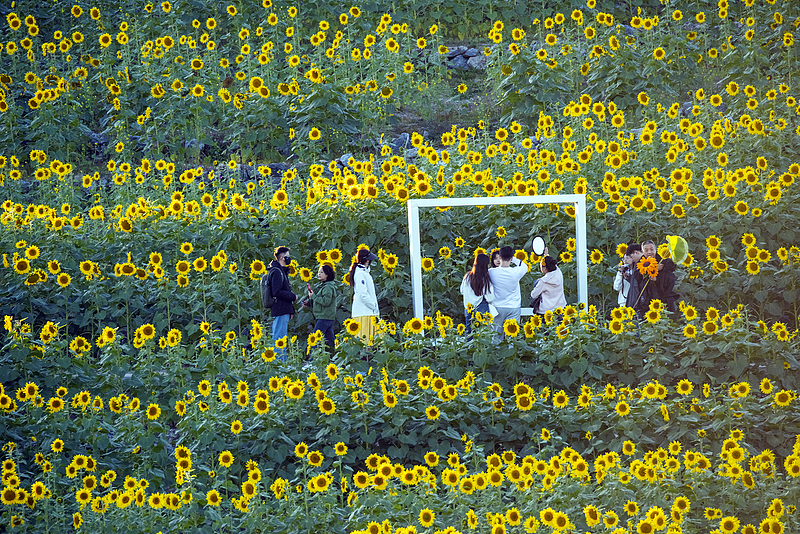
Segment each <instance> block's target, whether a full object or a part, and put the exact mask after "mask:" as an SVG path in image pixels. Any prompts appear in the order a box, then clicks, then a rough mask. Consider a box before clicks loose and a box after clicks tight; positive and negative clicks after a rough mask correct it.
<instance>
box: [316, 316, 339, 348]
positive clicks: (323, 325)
mask: <svg viewBox="0 0 800 534" xmlns="http://www.w3.org/2000/svg"><path fill="white" fill-rule="evenodd" d="M334 324H336V321H334V320H331V319H317V323H316V324H315V325H314V330H319V331H320V332H322V335H323V336H325V344H326V345H327V346H328V349H329V350H330V351H331V354H333V352H334V348H335V347H336V341H335V337H336V336H334V334H333V325H334Z"/></svg>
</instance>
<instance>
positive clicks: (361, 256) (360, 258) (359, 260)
mask: <svg viewBox="0 0 800 534" xmlns="http://www.w3.org/2000/svg"><path fill="white" fill-rule="evenodd" d="M369 255H370V251H369V249H368V248H362V249H361V250H359V251H358V254H356V261H354V262H353V264H352V265H350V285H353V284H354V283H355V276H356V265H359V264H363V263H366V261H367V256H369Z"/></svg>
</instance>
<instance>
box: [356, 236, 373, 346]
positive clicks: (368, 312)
mask: <svg viewBox="0 0 800 534" xmlns="http://www.w3.org/2000/svg"><path fill="white" fill-rule="evenodd" d="M377 259H378V256H376V255H375V254H373V253H372V252H370V251H369V249H368V248H362V249H361V250H359V251H358V254H356V261H354V262H353V264H352V265H351V266H350V284H351V285H352V286H353V308H352V312H351V313H352V317H353V320H354V321H356V322H357V323H358V324H359V331H358V336H359V337H360V338H362V339H363V340H364V341H365V342H366V343H367V345H372V340H373V339H374V337H375V330H376V328H375V326H376V323H377V321H378V319H379V318H380V315H381V312H380V310H379V309H378V297H377V296H376V294H375V283H374V282H373V281H372V275H371V274H370V272H369V266H370V263H372V262H373V261H375V260H377Z"/></svg>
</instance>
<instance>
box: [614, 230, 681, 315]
mask: <svg viewBox="0 0 800 534" xmlns="http://www.w3.org/2000/svg"><path fill="white" fill-rule="evenodd" d="M643 258H652V259H654V260H655V261H656V264H657V265H658V274H654V275H645V274H643V273H642V272H641V271H640V269H639V268H638V265H639V262H641V261H642V259H643ZM675 267H676V265H675V262H674V261H672V260H671V259H670V258H662V257H661V256H660V255H659V254H658V251H657V249H656V245H655V243H654V242H653V241H649V240H648V241H645V242H644V243H642V244H641V245H640V244H638V243H633V244H631V245H628V248H627V249H626V250H625V255H624V256H623V257H622V262H621V263H620V265H619V267H618V268H617V274H616V276H615V278H614V290H615V291H618V294H617V305H618V306H629V307H631V308H633V309H635V310H636V312H637V314H638V315H639V318H640V319H641V318H643V316H644V314H645V313H646V312H647V310H648V309H649V308H650V303H651V302H652V301H653V300H656V299H658V300H659V301H661V302H662V303H663V304H664V306H665V307H666V309H667V310H669V311H670V312H675V311H676V309H677V302H678V293H676V292H675V282H676V277H675Z"/></svg>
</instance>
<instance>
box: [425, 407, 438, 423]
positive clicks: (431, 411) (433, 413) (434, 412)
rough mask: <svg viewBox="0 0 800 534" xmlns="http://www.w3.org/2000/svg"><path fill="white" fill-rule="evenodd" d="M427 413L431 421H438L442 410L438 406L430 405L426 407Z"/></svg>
mask: <svg viewBox="0 0 800 534" xmlns="http://www.w3.org/2000/svg"><path fill="white" fill-rule="evenodd" d="M425 415H426V416H427V417H428V419H430V420H431V421H436V420H437V419H439V415H441V411H440V410H439V408H437V407H436V406H428V407H427V408H426V409H425Z"/></svg>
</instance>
